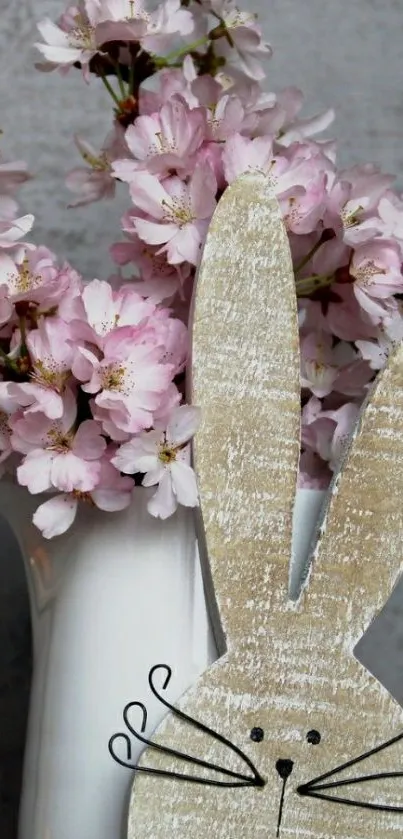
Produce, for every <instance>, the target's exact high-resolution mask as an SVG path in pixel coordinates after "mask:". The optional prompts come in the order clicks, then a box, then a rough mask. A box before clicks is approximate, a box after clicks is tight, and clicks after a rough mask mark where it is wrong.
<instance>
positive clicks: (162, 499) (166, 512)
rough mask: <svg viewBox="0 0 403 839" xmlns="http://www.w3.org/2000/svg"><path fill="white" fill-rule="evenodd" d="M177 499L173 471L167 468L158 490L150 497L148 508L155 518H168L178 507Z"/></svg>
mask: <svg viewBox="0 0 403 839" xmlns="http://www.w3.org/2000/svg"><path fill="white" fill-rule="evenodd" d="M177 506H178V505H177V500H176V497H175V494H174V491H173V488H172V480H171V473H170V471H169V470H168V469H166V470H165V474H164V475H163V477H162V479H161V481H160V485H159V487H158V489H157V492H156V493H155V494H154V495H153V497H152V498H150V500H149V502H148V504H147V510H148V512H149V513H151V515H152V516H154V517H155V518H160V519H167V518H169V516H172V513H174V512H175V510H176V508H177Z"/></svg>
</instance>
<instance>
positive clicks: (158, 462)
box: [112, 405, 200, 519]
mask: <svg viewBox="0 0 403 839" xmlns="http://www.w3.org/2000/svg"><path fill="white" fill-rule="evenodd" d="M199 424H200V412H199V409H197V408H195V407H193V406H189V405H180V406H179V407H177V408H175V409H174V410H173V412H172V414H171V416H170V418H169V421H168V423H167V425H166V428H165V429H161V428H158V429H155V430H154V431H146V432H143V433H142V434H141V435H139V436H138V437H135V438H133V439H132V440H130V441H129V442H128V443H124V444H123V445H122V446H121V447H120V449H119V450H118V452H117V454H116V455H115V457H114V458H113V461H112V462H113V463H114V465H115V466H116V467H117V468H118V469H120V471H121V472H125V473H129V474H133V473H135V472H144V473H145V475H144V478H143V486H155V485H156V484H158V489H157V492H156V493H155V494H154V495H153V496H152V498H151V499H150V501H149V502H148V505H147V507H148V510H149V512H150V513H151V515H153V516H156V517H159V518H162V519H165V518H168V516H171V515H172V513H174V512H175V510H176V508H177V506H178V503H179V504H184V505H185V506H186V507H195V506H197V504H198V491H197V483H196V476H195V474H194V471H193V469H192V468H191V466H190V465H189V453H190V449H189V445H188V443H189V441H190V440H191V438H192V437H193V435H194V434H195V432H196V431H197V428H198V427H199Z"/></svg>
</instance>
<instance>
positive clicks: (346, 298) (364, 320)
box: [324, 283, 376, 341]
mask: <svg viewBox="0 0 403 839" xmlns="http://www.w3.org/2000/svg"><path fill="white" fill-rule="evenodd" d="M324 319H325V324H326V329H327V330H328V331H329V332H331V333H333V335H335V336H336V337H337V338H342V339H343V340H344V341H354V340H355V339H356V338H360V339H361V338H363V339H366V338H371V337H373V336H374V335H375V334H376V327H375V326H374V324H373V322H372V320H371V319H370V316H369V314H368V312H366V311H364V310H363V309H362V308H361V306H360V304H359V302H358V300H357V297H356V295H355V293H354V287H353V284H352V283H334V284H333V285H332V287H331V294H330V299H329V303H328V306H327V311H326V316H325V317H324Z"/></svg>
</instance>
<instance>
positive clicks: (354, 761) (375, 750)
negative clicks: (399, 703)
mask: <svg viewBox="0 0 403 839" xmlns="http://www.w3.org/2000/svg"><path fill="white" fill-rule="evenodd" d="M399 740H403V732H401V733H400V734H397V735H396V737H392V738H391V740H387V741H386V743H381V745H380V746H375V748H373V749H371V750H370V751H369V752H365V753H364V754H362V755H359V756H358V757H354V758H352V760H348V761H347V762H346V763H342V764H340V766H336V767H335V768H334V769H330V771H329V772H325V773H324V774H323V775H318V776H317V777H316V778H312V780H311V781H307V782H306V783H305V784H301V787H299V788H298V790H299V789H300V788H301V789H302V788H303V789H307V788H308V787H315V786H316V785H317V784H319V783H320V782H321V781H326V780H327V778H331V777H332V776H333V775H337V774H338V773H339V772H343V771H344V770H345V769H349V768H350V766H355V765H356V764H357V763H361V762H362V761H363V760H367V759H368V758H370V757H372V756H373V755H376V754H379V752H383V751H384V750H385V749H388V748H390V747H391V746H394V745H395V743H398V742H399Z"/></svg>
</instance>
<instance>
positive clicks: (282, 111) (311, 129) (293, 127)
mask: <svg viewBox="0 0 403 839" xmlns="http://www.w3.org/2000/svg"><path fill="white" fill-rule="evenodd" d="M303 102H304V97H303V94H302V92H301V91H300V90H299V89H298V88H295V87H286V88H284V89H283V90H281V91H280V92H279V93H278V94H277V96H276V106H275V108H274V109H273V110H277V114H276V115H277V119H278V120H279V122H278V123H277V125H278V129H277V130H278V131H279V133H280V136H279V137H278V138H277V141H278V142H279V143H281V145H282V146H289V145H290V144H291V143H294V142H295V141H298V142H301V141H302V140H304V139H306V138H307V137H312V136H313V135H315V134H319V133H321V132H322V131H325V130H326V129H327V128H329V125H331V124H332V122H333V121H334V117H335V113H334V110H333V109H332V108H329V109H328V110H327V111H324V112H323V113H321V114H317V115H316V116H314V117H308V118H307V119H297V118H296V117H297V114H298V113H299V111H300V110H301V108H302V105H303ZM269 117H270V114H269ZM280 120H281V121H280ZM262 121H263V124H264V125H265V126H266V133H267V128H268V129H269V131H270V130H271V129H270V127H269V126H270V123H268V122H266V119H265V113H264V112H263V114H262ZM276 133H277V132H276Z"/></svg>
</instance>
